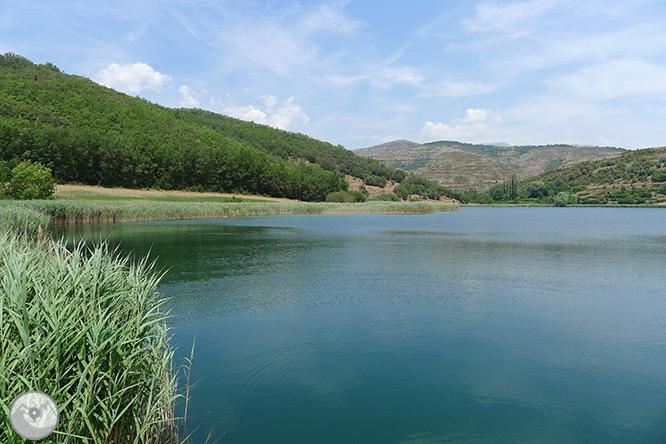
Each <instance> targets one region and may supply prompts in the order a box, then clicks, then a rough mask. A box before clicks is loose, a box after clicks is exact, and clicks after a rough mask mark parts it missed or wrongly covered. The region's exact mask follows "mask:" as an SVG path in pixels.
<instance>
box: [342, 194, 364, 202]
mask: <svg viewBox="0 0 666 444" xmlns="http://www.w3.org/2000/svg"><path fill="white" fill-rule="evenodd" d="M347 194H349V195H350V196H351V197H352V198H353V199H354V202H365V201H366V200H368V198H367V196H366V195H365V194H363V193H362V192H361V191H347Z"/></svg>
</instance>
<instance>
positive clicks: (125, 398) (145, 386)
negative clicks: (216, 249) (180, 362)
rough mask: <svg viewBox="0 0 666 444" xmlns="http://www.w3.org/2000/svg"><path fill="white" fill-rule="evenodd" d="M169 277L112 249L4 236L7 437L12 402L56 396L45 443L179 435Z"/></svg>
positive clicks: (163, 439)
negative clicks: (30, 393) (165, 285)
mask: <svg viewBox="0 0 666 444" xmlns="http://www.w3.org/2000/svg"><path fill="white" fill-rule="evenodd" d="M160 278H161V276H160V275H158V274H156V273H155V272H154V269H153V267H152V265H151V264H148V263H147V262H146V261H145V260H144V261H142V262H140V263H131V262H129V261H128V260H127V259H121V258H119V257H118V256H117V254H115V252H113V251H109V249H108V247H106V246H104V245H102V246H99V247H96V248H94V249H87V248H85V247H83V246H79V247H76V248H74V250H73V251H68V250H67V249H66V248H65V247H64V245H63V244H61V243H58V242H54V241H52V240H50V239H47V240H43V241H38V242H35V241H34V240H33V241H29V240H27V239H25V238H23V237H18V236H14V235H11V234H10V233H4V234H0V338H1V341H0V408H1V410H2V414H1V415H0V442H2V443H10V444H18V443H21V442H23V440H22V439H21V438H20V437H19V436H18V435H16V434H14V433H13V432H12V431H11V428H10V423H9V419H8V413H9V407H10V405H11V402H12V400H13V399H14V398H15V397H16V396H18V395H19V394H20V393H22V392H25V391H27V390H41V391H43V392H45V393H48V394H50V395H51V396H52V397H53V399H54V400H55V401H56V403H57V404H58V405H59V408H60V422H59V424H58V427H57V429H56V431H55V432H54V434H52V435H51V436H50V437H49V438H47V439H46V440H44V441H42V442H45V443H56V442H57V443H100V444H102V443H104V444H107V443H108V444H110V443H142V444H144V443H145V444H148V443H176V442H178V430H177V427H176V424H175V422H174V411H173V407H174V403H175V401H176V399H177V398H178V397H179V395H178V393H177V383H176V378H175V374H174V370H173V367H172V358H173V350H172V349H171V347H170V346H169V332H168V330H167V328H166V320H167V317H168V314H167V313H165V311H164V302H165V301H164V299H163V298H162V297H160V296H159V295H158V294H156V293H155V288H156V286H157V284H158V282H159V280H160Z"/></svg>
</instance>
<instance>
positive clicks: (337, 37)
mask: <svg viewBox="0 0 666 444" xmlns="http://www.w3.org/2000/svg"><path fill="white" fill-rule="evenodd" d="M6 52H13V53H16V54H19V55H22V56H24V57H26V58H28V59H30V60H32V61H33V62H35V63H46V62H50V63H53V64H55V65H56V66H58V67H59V68H60V69H61V70H63V71H64V72H66V73H68V74H76V75H81V76H84V77H88V78H90V79H93V80H94V81H96V82H98V83H101V84H103V85H106V86H109V87H111V88H114V89H117V90H119V91H123V92H125V93H127V94H130V95H132V96H140V97H143V98H145V99H147V100H149V101H151V102H154V103H159V104H161V105H164V106H168V107H187V108H202V109H207V110H210V111H214V112H217V113H221V114H226V115H230V116H233V117H237V118H241V119H245V120H251V121H254V122H257V123H262V124H267V125H271V126H274V127H276V128H281V129H286V130H289V131H296V132H300V133H304V134H307V135H309V136H312V137H315V138H318V139H322V140H325V141H328V142H331V143H333V144H336V145H338V144H339V145H343V146H344V147H346V148H349V149H356V148H364V147H369V146H373V145H377V144H380V143H384V142H387V141H391V140H396V139H409V140H412V141H415V142H429V141H436V140H456V141H461V142H467V143H509V144H514V145H520V144H553V143H572V144H581V145H601V146H619V147H624V148H646V147H653V146H664V145H666V1H665V0H632V1H626V0H586V1H580V0H529V1H515V2H510V1H485V0H482V1H452V0H433V1H431V0H413V1H410V2H406V1H404V0H401V1H395V0H384V1H369V0H348V1H314V2H312V1H308V2H305V1H302V2H295V1H286V0H273V1H263V2H262V1H224V0H219V1H214V0H113V1H108V0H107V1H103V2H102V1H97V0H58V1H53V0H48V1H44V0H0V53H6ZM0 87H1V85H0Z"/></svg>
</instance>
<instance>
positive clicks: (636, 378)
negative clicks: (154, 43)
mask: <svg viewBox="0 0 666 444" xmlns="http://www.w3.org/2000/svg"><path fill="white" fill-rule="evenodd" d="M665 222H666V211H662V210H659V209H656V210H643V209H640V210H639V209H552V208H540V209H536V208H531V209H523V208H510V209H504V208H465V209H463V210H462V211H460V212H456V213H439V214H432V215H401V216H390V215H324V216H322V215H319V216H287V217H255V218H239V219H228V220H219V221H185V222H169V223H142V224H124V225H115V226H113V225H109V226H98V227H77V228H74V229H67V230H63V231H64V232H66V234H67V236H68V237H69V238H80V237H81V236H84V237H87V238H88V239H92V240H93V241H94V240H95V239H99V238H100V237H105V238H106V237H108V238H110V240H111V242H112V243H113V244H114V245H115V244H118V245H120V249H121V250H122V251H124V252H133V253H134V254H136V255H138V256H142V255H145V254H147V253H148V252H151V255H152V256H153V257H157V258H158V265H159V266H160V267H163V268H166V269H169V273H168V274H167V276H166V278H165V279H164V281H163V284H162V285H161V287H160V291H162V292H163V293H164V294H165V295H167V296H169V297H170V298H172V299H171V302H170V305H171V309H172V313H173V314H174V319H173V327H174V332H175V338H174V339H175V341H176V343H177V344H178V345H179V346H180V347H181V350H182V354H183V355H185V354H187V352H188V351H189V349H190V346H191V343H192V340H193V338H194V337H196V342H197V346H196V357H195V364H194V368H193V377H194V378H195V379H200V383H199V385H198V386H197V387H196V389H195V390H194V392H193V394H192V395H193V399H192V402H191V414H192V415H193V416H192V417H191V419H190V426H191V427H192V426H197V425H198V426H200V427H201V428H200V430H199V431H198V432H197V433H196V434H195V437H196V439H199V440H201V442H203V440H204V439H205V436H206V435H207V434H208V432H209V431H210V429H211V428H214V429H215V431H214V432H213V436H214V437H221V440H220V441H219V442H224V443H248V442H252V443H281V442H284V443H301V442H302V443H311V442H317V443H327V442H330V443H340V442H365V443H391V442H395V443H443V442H446V443H475V442H478V443H486V442H556V443H559V442H561V443H590V442H599V443H602V442H603V443H607V442H632V443H651V442H664V441H666V396H665V395H664V393H666V321H664V319H666V297H665V294H666V292H665V290H664V288H666V285H665V284H666V277H665V274H664V272H663V269H664V268H663V263H664V258H666V223H665Z"/></svg>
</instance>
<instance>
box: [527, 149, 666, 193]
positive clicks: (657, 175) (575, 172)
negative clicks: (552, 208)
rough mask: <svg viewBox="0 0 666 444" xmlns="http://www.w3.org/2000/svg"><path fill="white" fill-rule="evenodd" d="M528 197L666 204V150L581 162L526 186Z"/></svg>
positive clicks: (625, 154) (648, 150) (627, 153)
mask: <svg viewBox="0 0 666 444" xmlns="http://www.w3.org/2000/svg"><path fill="white" fill-rule="evenodd" d="M518 188H519V192H520V194H521V195H522V196H523V197H526V198H545V197H547V196H550V197H553V196H556V195H557V194H559V193H560V192H565V193H570V194H573V195H575V196H576V197H575V199H574V200H575V201H576V202H577V203H581V204H645V203H647V204H658V203H664V202H666V147H663V148H648V149H642V150H635V151H625V152H624V153H622V154H619V155H616V156H613V157H609V158H606V159H602V160H596V161H589V162H581V163H578V164H576V165H572V166H569V167H567V168H562V169H558V170H555V171H551V172H548V173H544V174H541V175H539V176H537V177H534V178H532V179H530V180H529V181H526V182H524V183H522V184H521V185H520V186H519V187H518Z"/></svg>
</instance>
